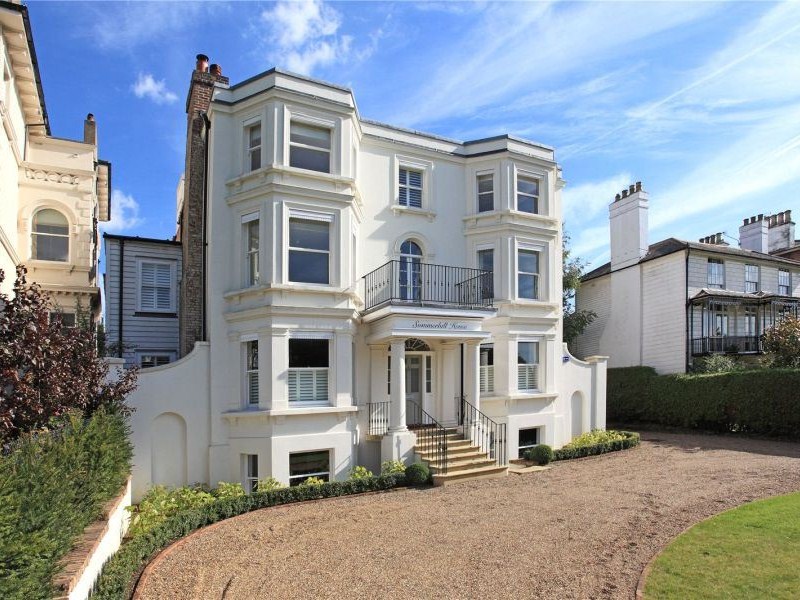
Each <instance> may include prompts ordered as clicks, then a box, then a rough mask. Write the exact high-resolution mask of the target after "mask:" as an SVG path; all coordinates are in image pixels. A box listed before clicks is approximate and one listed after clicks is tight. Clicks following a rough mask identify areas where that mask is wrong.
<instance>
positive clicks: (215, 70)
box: [211, 63, 222, 77]
mask: <svg viewBox="0 0 800 600" xmlns="http://www.w3.org/2000/svg"><path fill="white" fill-rule="evenodd" d="M211 74H212V75H216V76H217V77H219V76H220V75H222V67H220V66H219V65H218V64H216V63H214V64H213V65H211Z"/></svg>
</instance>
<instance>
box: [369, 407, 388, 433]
mask: <svg viewBox="0 0 800 600" xmlns="http://www.w3.org/2000/svg"><path fill="white" fill-rule="evenodd" d="M367 414H368V415H369V426H368V427H367V433H368V434H369V435H384V434H386V432H387V431H389V402H370V403H369V404H368V405H367Z"/></svg>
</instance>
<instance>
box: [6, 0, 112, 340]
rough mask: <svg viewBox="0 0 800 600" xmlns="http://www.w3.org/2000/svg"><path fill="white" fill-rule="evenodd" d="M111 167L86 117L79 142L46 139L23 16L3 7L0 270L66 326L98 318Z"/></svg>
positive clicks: (9, 284)
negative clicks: (57, 312)
mask: <svg viewBox="0 0 800 600" xmlns="http://www.w3.org/2000/svg"><path fill="white" fill-rule="evenodd" d="M110 178H111V165H110V164H109V163H108V162H106V161H103V160H100V159H99V158H98V154H97V128H96V123H95V120H94V117H93V116H92V115H88V116H87V118H86V121H85V123H84V138H83V139H82V140H67V139H63V138H58V137H54V136H52V135H51V133H50V122H49V120H48V118H47V109H46V107H45V101H44V93H43V91H42V85H41V79H40V75H39V67H38V64H37V61H36V50H35V48H34V44H33V36H32V33H31V27H30V22H29V20H28V10H27V8H26V7H25V6H23V5H21V4H19V3H18V2H1V1H0V269H2V270H3V272H4V273H5V281H4V282H3V283H2V284H0V287H1V288H2V290H3V291H4V292H6V293H8V292H10V291H11V289H12V288H13V283H14V277H15V269H16V266H17V265H19V264H24V265H25V266H26V267H27V269H28V280H29V281H35V282H37V283H39V284H40V285H41V286H42V288H43V289H44V290H46V291H47V292H49V293H50V295H51V296H52V297H53V300H54V301H55V303H56V304H57V306H58V307H59V308H60V309H61V311H62V312H63V321H64V323H65V324H67V325H72V324H74V323H75V317H76V310H77V308H78V306H79V305H80V307H81V308H82V310H83V311H85V314H86V315H91V316H93V317H95V318H97V317H99V315H100V289H99V288H98V287H97V253H98V240H97V223H98V221H107V220H108V219H109V218H110V201H109V188H110Z"/></svg>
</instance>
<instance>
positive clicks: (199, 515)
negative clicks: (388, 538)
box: [92, 474, 405, 600]
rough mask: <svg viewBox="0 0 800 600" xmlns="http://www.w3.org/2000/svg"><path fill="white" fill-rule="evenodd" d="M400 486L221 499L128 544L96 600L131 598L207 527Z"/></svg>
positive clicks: (381, 480) (400, 481)
mask: <svg viewBox="0 0 800 600" xmlns="http://www.w3.org/2000/svg"><path fill="white" fill-rule="evenodd" d="M400 485H405V477H404V476H403V475H402V474H394V475H381V476H380V477H371V478H369V479H351V480H349V481H331V482H328V483H323V484H322V485H298V486H295V487H285V488H281V489H277V490H270V491H267V492H263V491H259V492H255V493H253V494H246V495H244V496H237V497H230V498H219V499H216V500H214V501H213V502H210V503H208V504H204V505H202V506H199V507H196V508H191V509H187V510H184V511H181V512H179V513H177V514H174V515H172V516H171V517H170V518H169V519H167V520H165V521H163V522H161V523H159V524H158V525H156V526H155V527H153V528H152V529H151V530H149V531H146V532H144V533H142V534H141V535H137V536H135V537H134V538H133V539H131V540H130V541H128V542H127V543H125V544H124V545H123V547H122V548H121V549H120V550H119V552H117V553H116V554H115V555H114V556H113V557H112V558H111V559H110V560H109V561H108V562H107V563H106V565H105V566H104V567H103V572H102V573H101V575H100V578H99V580H98V582H97V587H96V590H95V592H94V594H93V595H92V599H93V600H119V599H120V598H129V597H130V595H131V593H132V592H133V586H134V585H135V583H136V579H137V576H138V574H139V573H140V572H141V570H142V569H143V568H144V567H145V565H146V564H147V563H148V562H149V561H150V560H151V559H152V558H153V557H154V556H155V555H156V554H157V553H158V552H160V551H161V550H163V549H164V548H166V547H167V546H169V545H170V544H172V543H173V542H175V541H177V540H179V539H180V538H182V537H185V536H187V535H189V534H190V533H192V532H193V531H195V530H197V529H199V528H201V527H205V526H206V525H211V524H212V523H216V522H218V521H221V520H223V519H228V518H230V517H235V516H236V515H241V514H243V513H246V512H250V511H253V510H258V509H261V508H268V507H270V506H279V505H282V504H290V503H292V502H303V501H305V500H319V499H322V498H334V497H338V496H347V495H350V494H360V493H364V492H376V491H382V490H389V489H392V488H394V487H397V486H400Z"/></svg>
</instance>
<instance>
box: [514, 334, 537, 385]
mask: <svg viewBox="0 0 800 600" xmlns="http://www.w3.org/2000/svg"><path fill="white" fill-rule="evenodd" d="M520 344H536V360H537V362H536V363H535V364H523V363H520V362H519V345H520ZM515 350H516V354H515V356H516V361H515V362H516V363H517V391H519V392H520V393H522V394H534V393H537V392H540V391H541V388H542V373H541V365H542V341H541V340H539V339H527V338H524V339H519V340H517V344H516V348H515ZM523 370H524V371H525V380H526V381H528V382H530V380H531V379H534V380H535V382H536V387H524V388H523V387H520V385H519V382H520V379H522V374H523ZM531 373H532V374H531Z"/></svg>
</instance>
